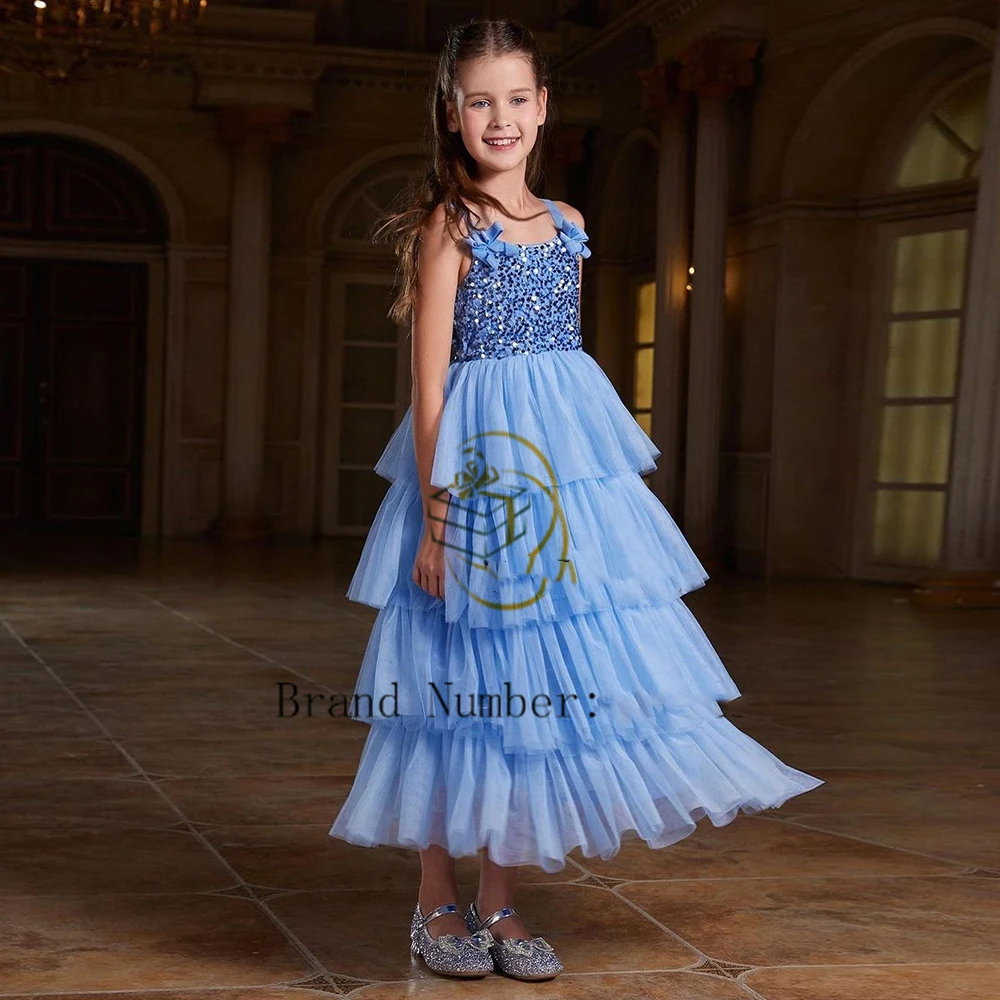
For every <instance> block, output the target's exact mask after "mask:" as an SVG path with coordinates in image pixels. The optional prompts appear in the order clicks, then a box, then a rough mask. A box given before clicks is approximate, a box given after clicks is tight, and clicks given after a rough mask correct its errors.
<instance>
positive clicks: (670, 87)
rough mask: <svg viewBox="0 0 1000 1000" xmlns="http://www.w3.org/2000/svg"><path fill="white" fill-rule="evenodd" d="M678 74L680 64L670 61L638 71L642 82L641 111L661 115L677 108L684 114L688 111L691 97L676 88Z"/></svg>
mask: <svg viewBox="0 0 1000 1000" xmlns="http://www.w3.org/2000/svg"><path fill="white" fill-rule="evenodd" d="M680 74H681V64H680V63H679V62H676V61H674V60H670V59H665V60H664V61H663V62H659V63H657V64H656V65H655V66H653V67H652V68H651V69H640V70H639V71H638V76H639V80H640V81H641V82H642V109H643V110H644V111H658V112H660V113H661V114H662V113H663V112H665V111H668V110H670V109H672V108H677V109H679V110H680V111H681V112H683V113H684V114H686V113H687V112H688V111H690V109H691V95H690V94H688V93H686V92H685V91H683V90H681V89H680V87H679V86H678V81H679V79H680Z"/></svg>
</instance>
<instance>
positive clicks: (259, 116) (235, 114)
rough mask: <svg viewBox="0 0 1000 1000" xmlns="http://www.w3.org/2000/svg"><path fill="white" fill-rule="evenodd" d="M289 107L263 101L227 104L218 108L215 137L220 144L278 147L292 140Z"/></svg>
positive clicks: (290, 111)
mask: <svg viewBox="0 0 1000 1000" xmlns="http://www.w3.org/2000/svg"><path fill="white" fill-rule="evenodd" d="M291 122H292V109H291V108H287V107H282V106H280V105H267V104H252V105H251V104H227V105H225V106H223V107H221V108H219V109H218V111H217V112H216V118H215V137H216V139H217V140H218V141H219V142H220V143H221V144H222V145H223V146H242V145H244V144H246V143H248V142H257V143H261V144H263V145H265V146H268V147H270V146H280V145H283V144H284V143H287V142H291V139H292V129H291Z"/></svg>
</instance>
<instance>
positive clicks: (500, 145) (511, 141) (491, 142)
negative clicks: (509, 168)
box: [483, 135, 521, 149]
mask: <svg viewBox="0 0 1000 1000" xmlns="http://www.w3.org/2000/svg"><path fill="white" fill-rule="evenodd" d="M520 139H521V137H520V136H519V135H515V136H510V137H505V138H503V139H484V140H483V142H485V143H486V145H487V146H492V147H493V148H494V149H510V147H511V146H516V145H517V144H518V142H519V141H520Z"/></svg>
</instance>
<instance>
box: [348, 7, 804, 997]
mask: <svg viewBox="0 0 1000 1000" xmlns="http://www.w3.org/2000/svg"><path fill="white" fill-rule="evenodd" d="M547 104H548V87H547V85H546V72H545V66H544V63H543V59H542V56H541V55H540V53H539V50H538V48H537V45H536V43H535V40H534V38H533V37H532V35H531V33H530V32H529V31H527V30H526V29H525V28H524V27H522V26H521V25H520V24H519V23H517V22H516V21H511V20H502V21H481V20H477V21H472V22H469V23H467V24H464V25H461V26H460V27H458V28H456V29H454V30H453V31H452V32H451V34H450V37H449V40H448V43H447V44H446V46H445V50H444V52H443V53H442V55H441V60H440V65H439V69H438V77H437V87H436V95H435V97H434V104H433V126H434V141H435V150H434V158H433V163H432V164H431V166H430V168H429V170H428V173H427V176H426V178H425V180H424V181H423V191H422V194H421V197H420V198H419V201H418V203H417V204H416V206H415V207H413V208H412V209H411V210H410V211H408V212H404V213H402V214H400V215H397V216H393V217H392V218H391V219H390V220H389V222H388V223H387V224H386V225H387V226H388V225H390V224H391V225H392V226H394V227H395V230H396V232H397V234H398V238H397V243H396V252H397V254H398V255H399V257H400V260H401V269H400V270H401V275H402V289H401V292H400V295H399V297H398V298H397V300H396V302H395V303H394V305H393V310H392V312H391V315H392V316H393V318H394V319H395V320H396V321H397V322H406V321H408V320H410V319H412V337H413V346H412V372H413V380H412V401H411V406H410V407H409V409H408V410H407V412H406V414H405V416H404V418H403V420H402V422H401V423H400V425H399V427H397V428H396V430H395V432H394V433H393V435H392V437H391V438H390V439H389V442H388V444H387V446H386V448H385V451H384V453H383V454H382V457H381V458H380V459H379V461H378V463H377V465H376V466H375V471H376V472H378V473H379V474H380V475H382V476H383V477H384V478H386V479H388V480H389V481H390V482H391V486H390V487H389V490H388V492H387V493H386V495H385V498H384V500H383V501H382V504H381V506H380V508H379V510H378V512H377V514H376V516H375V520H374V523H373V525H372V528H371V531H370V532H369V535H368V538H367V540H366V542H365V546H364V549H363V551H362V554H361V558H360V561H359V563H358V567H357V570H356V572H355V575H354V578H353V580H352V581H351V584H350V587H349V588H348V592H347V596H348V597H349V598H350V599H351V600H355V601H359V602H363V603H366V604H369V605H371V606H373V607H377V608H379V609H380V610H379V613H378V616H377V618H376V620H375V624H374V626H373V629H372V634H371V637H370V640H369V643H368V647H367V649H366V652H365V656H364V660H363V662H362V666H361V671H360V674H359V678H358V682H357V687H356V690H355V696H356V697H357V699H358V701H357V702H356V703H355V704H356V705H363V704H364V705H367V706H368V709H367V711H368V712H370V716H369V718H366V719H365V720H364V721H367V722H368V723H369V725H370V727H371V728H370V731H369V733H368V738H367V740H366V742H365V746H364V750H363V752H362V756H361V759H360V761H359V764H358V773H357V777H356V779H355V781H354V784H353V787H352V789H351V792H350V794H349V795H348V797H347V799H346V800H345V802H344V804H343V806H342V808H341V810H340V813H339V814H338V816H337V818H336V820H335V822H334V823H333V826H332V827H331V829H330V834H331V835H333V836H337V837H341V838H343V839H345V840H348V841H350V842H352V843H355V844H362V845H365V846H369V847H371V846H376V845H379V844H393V845H397V846H402V847H407V848H411V849H414V850H419V851H420V859H421V870H422V877H421V881H420V888H419V892H418V896H417V903H416V908H415V910H414V912H413V915H412V920H411V928H410V940H411V948H412V951H413V953H414V954H416V955H420V956H422V957H423V960H424V962H425V963H426V965H427V966H428V967H429V968H431V969H433V970H435V971H438V972H443V973H448V974H451V975H459V976H482V975H484V974H485V973H487V972H489V971H493V970H496V971H498V972H502V973H505V974H507V975H509V976H514V977H517V978H520V979H545V978H551V977H553V976H555V975H557V974H558V973H559V972H560V971H561V970H562V963H561V962H560V961H559V959H558V958H557V956H556V954H555V952H554V951H553V949H552V947H551V946H550V945H549V944H548V942H546V941H545V939H544V938H541V937H532V936H531V935H530V933H529V931H528V929H527V928H526V926H525V925H524V923H523V922H522V920H521V918H520V916H519V914H518V913H517V911H516V910H515V909H514V908H513V905H512V903H513V888H514V875H515V870H516V867H517V866H519V865H529V864H530V865H535V866H538V867H540V868H542V869H544V870H545V871H550V872H551V871H558V870H559V869H561V868H562V867H564V865H565V856H566V854H567V853H568V852H569V851H571V850H572V849H573V848H574V847H580V849H581V851H582V853H583V854H584V855H586V856H594V855H600V856H601V857H603V858H609V857H611V856H613V855H614V854H615V853H617V851H618V849H619V847H620V845H621V842H622V840H624V839H626V838H631V837H641V838H642V839H643V840H645V841H646V842H647V843H648V844H649V845H650V846H651V847H665V846H667V845H668V844H672V843H675V842H676V841H678V840H680V839H681V838H683V837H686V836H687V835H688V834H690V833H691V832H692V831H693V830H694V829H695V825H696V822H697V820H699V819H701V818H702V817H704V816H708V817H709V818H710V820H711V822H712V823H714V824H715V825H716V826H721V825H723V824H726V823H729V822H730V821H731V820H733V819H734V818H735V816H736V815H737V813H738V812H739V811H740V810H741V809H742V810H743V812H745V813H752V812H756V811H759V810H761V809H765V808H768V807H777V806H779V805H781V804H782V803H783V802H785V801H786V800H787V799H789V798H790V797H791V796H793V795H797V794H799V793H802V792H805V791H807V790H809V789H812V788H815V787H816V786H818V785H820V784H822V782H821V781H820V779H818V778H814V777H812V776H811V775H809V774H806V773H804V772H802V771H797V770H795V769H794V768H792V767H789V766H788V765H786V764H784V763H782V762H781V761H780V760H778V758H777V757H775V756H774V755H772V754H771V753H770V752H769V751H768V750H766V749H765V748H764V747H762V746H761V745H760V744H758V743H756V742H755V741H754V740H752V739H751V738H750V737H749V736H747V735H745V734H744V733H742V732H741V731H740V730H738V729H737V728H736V727H735V726H734V725H733V724H732V723H731V722H729V720H727V719H726V718H725V717H724V716H723V714H722V710H721V708H720V707H719V702H721V701H728V700H730V699H733V698H736V697H738V696H739V694H740V692H739V690H738V689H737V688H736V685H735V684H734V683H733V681H732V679H731V678H730V676H729V674H728V673H727V672H726V670H725V668H724V666H723V665H722V663H721V661H720V660H719V658H718V656H717V655H716V653H715V650H714V648H713V647H712V645H711V643H710V642H709V640H708V638H707V637H706V635H705V633H704V632H703V631H702V630H701V628H700V626H699V625H698V623H697V622H696V620H695V619H694V617H693V616H692V615H691V613H690V612H689V611H688V610H687V607H686V605H685V604H684V603H683V601H682V600H681V596H682V595H683V594H685V593H687V592H689V591H691V590H693V589H695V588H697V587H700V586H702V585H703V584H704V583H705V581H706V580H707V579H708V576H707V574H706V573H705V570H704V567H703V566H702V565H701V563H700V562H699V561H698V559H697V557H696V556H695V554H694V552H693V551H692V550H691V548H690V547H689V546H688V544H687V542H686V541H685V539H684V537H683V535H682V534H681V533H680V531H679V529H678V528H677V526H676V525H675V523H674V521H673V520H672V518H671V517H670V515H669V514H668V513H667V511H666V510H665V509H664V507H663V505H662V504H661V503H660V502H659V501H658V500H657V498H656V497H655V496H654V494H653V493H652V492H651V491H650V490H649V489H648V487H647V486H646V484H645V483H644V482H643V480H642V478H641V477H642V475H643V474H645V473H648V472H649V471H651V470H652V469H654V468H655V467H656V465H655V462H654V459H655V458H656V457H657V456H658V455H659V454H660V452H659V450H658V449H657V448H656V447H655V446H654V444H653V443H652V441H651V440H650V439H649V438H648V437H647V436H646V434H645V433H644V432H643V430H642V429H641V428H640V427H639V425H638V424H637V423H636V421H635V420H634V419H633V417H632V416H631V414H630V413H629V411H628V410H627V409H626V408H625V406H624V404H623V403H622V401H621V399H620V398H619V396H618V394H617V392H616V391H615V389H614V387H613V386H612V384H611V382H610V381H609V380H608V378H607V377H606V376H605V374H604V373H603V371H602V370H601V369H600V367H599V366H598V365H597V363H596V362H595V361H594V360H593V359H592V358H591V357H590V355H589V354H587V353H586V352H584V351H583V350H582V347H581V338H580V320H579V290H580V283H581V277H582V259H583V258H585V257H589V256H590V249H589V248H588V247H587V245H586V243H587V240H588V237H587V233H586V231H585V230H584V219H583V217H582V216H581V214H580V213H579V212H578V211H576V209H574V208H571V207H570V206H569V205H566V204H564V203H562V202H556V201H551V200H549V199H546V198H542V199H539V198H537V197H536V196H535V195H534V194H533V193H532V189H533V188H534V187H535V185H536V183H537V181H538V178H539V174H540V159H539V157H540V148H541V147H540V144H539V139H540V136H541V134H542V132H541V130H542V129H543V126H544V124H545V121H546V116H547ZM487 219H492V222H491V223H490V224H488V225H487V224H485V223H486V220H487ZM418 248H419V252H418ZM358 714H363V710H362V712H359V713H358ZM480 852H481V853H480ZM476 854H480V880H479V888H478V893H477V895H476V898H475V900H474V901H470V903H469V904H468V906H467V907H466V908H465V911H464V914H462V911H460V910H459V903H458V890H457V886H456V881H455V868H454V860H453V859H454V858H455V857H459V856H467V855H476ZM463 916H464V920H463Z"/></svg>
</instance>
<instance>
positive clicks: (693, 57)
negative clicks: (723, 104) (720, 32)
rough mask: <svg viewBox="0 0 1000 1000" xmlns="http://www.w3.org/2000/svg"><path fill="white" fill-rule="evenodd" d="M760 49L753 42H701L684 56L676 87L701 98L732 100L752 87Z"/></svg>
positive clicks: (715, 39) (720, 39)
mask: <svg viewBox="0 0 1000 1000" xmlns="http://www.w3.org/2000/svg"><path fill="white" fill-rule="evenodd" d="M759 48H760V42H759V41H758V40H757V39H754V38H728V37H725V36H715V37H710V38H699V39H698V40H697V41H696V42H693V43H692V44H691V45H689V46H688V47H687V48H686V49H685V50H684V51H683V52H682V53H681V56H680V64H681V70H680V73H679V75H678V77H677V86H678V88H679V89H680V90H686V91H692V92H694V93H696V94H697V95H698V96H699V97H723V98H727V97H732V96H733V94H734V93H735V92H736V91H737V90H739V89H740V88H742V87H752V86H753V82H754V63H753V61H754V57H755V56H756V55H757V50H758V49H759Z"/></svg>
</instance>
